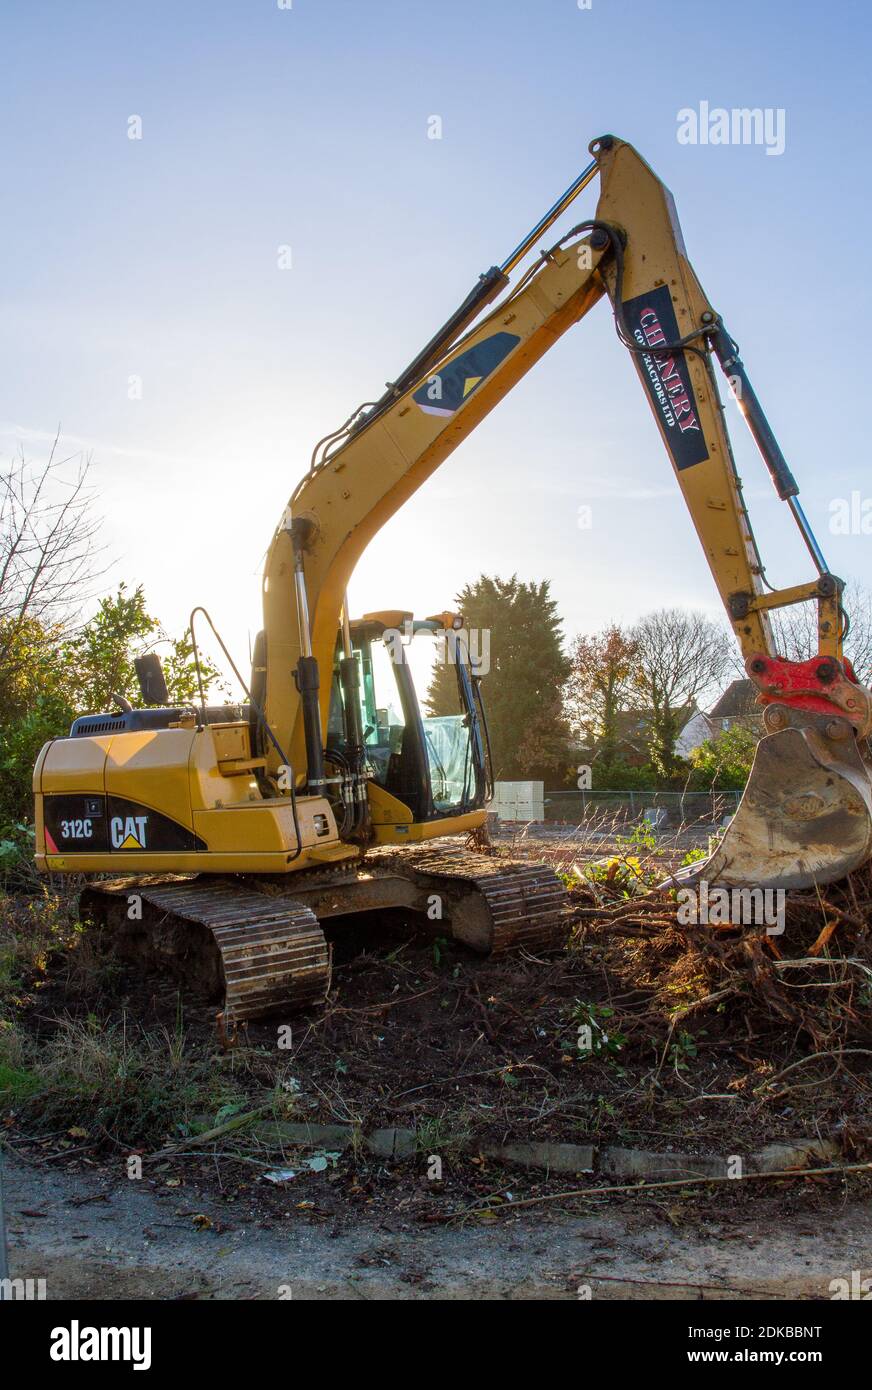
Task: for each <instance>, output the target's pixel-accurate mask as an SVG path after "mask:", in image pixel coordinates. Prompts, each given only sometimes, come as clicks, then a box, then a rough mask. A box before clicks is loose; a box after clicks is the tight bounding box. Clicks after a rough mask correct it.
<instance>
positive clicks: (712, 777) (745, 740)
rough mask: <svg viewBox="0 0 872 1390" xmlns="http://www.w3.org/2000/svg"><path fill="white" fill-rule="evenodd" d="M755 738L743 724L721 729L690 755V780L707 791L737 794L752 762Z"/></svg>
mask: <svg viewBox="0 0 872 1390" xmlns="http://www.w3.org/2000/svg"><path fill="white" fill-rule="evenodd" d="M756 749H757V735H756V734H755V733H754V732H753V730H752V729H750V728H748V727H747V725H744V724H733V725H731V727H730V728H729V729H722V730H721V732H720V733H719V734H715V737H714V738H707V739H706V740H705V742H704V743H701V744H700V745H699V747H698V748H694V750H693V752H692V753H691V755H690V763H691V767H692V768H693V771H694V777H693V780H694V782H696V783H697V784H702V785H704V786H706V787H715V788H721V789H730V788H732V789H733V790H736V791H739V790H741V788H742V787H744V785H745V783H746V782H747V780H748V776H749V774H750V771H751V764H752V763H753V761H754V753H755V752H756Z"/></svg>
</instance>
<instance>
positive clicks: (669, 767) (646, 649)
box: [629, 608, 730, 776]
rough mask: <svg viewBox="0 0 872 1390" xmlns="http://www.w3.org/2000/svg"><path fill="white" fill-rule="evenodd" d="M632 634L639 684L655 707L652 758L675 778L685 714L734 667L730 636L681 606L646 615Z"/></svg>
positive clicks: (707, 620)
mask: <svg viewBox="0 0 872 1390" xmlns="http://www.w3.org/2000/svg"><path fill="white" fill-rule="evenodd" d="M629 635H630V638H631V640H632V641H633V642H634V643H635V645H636V676H635V680H636V688H637V690H638V691H639V694H640V695H641V696H642V698H643V699H644V700H645V703H646V704H647V706H648V708H649V709H650V710H651V716H652V718H651V737H650V751H651V757H652V760H653V762H654V763H655V765H656V766H657V768H658V769H659V771H660V772H661V773H663V774H664V775H665V776H671V775H672V774H673V773H674V772H675V771H676V767H677V759H676V755H675V742H676V739H677V738H678V735H679V733H680V732H681V726H682V721H683V716H684V714H685V713H686V711H687V710H688V709H689V708H691V707H692V706H693V705H694V704H695V703H696V702H697V701H699V700H700V698H701V697H702V696H703V695H704V694H705V693H706V692H710V691H712V690H713V689H714V688H715V687H716V686H718V685H719V684H720V683H721V681H722V680H723V678H724V675H725V674H726V672H727V671H728V670H729V668H730V637H729V634H728V633H727V631H726V630H725V628H723V627H722V626H721V625H720V624H719V623H714V622H712V621H711V620H710V619H708V618H706V617H705V616H704V615H703V614H702V613H693V612H688V611H686V610H684V609H680V608H663V609H660V610H659V611H658V612H656V613H649V614H647V615H646V616H645V617H644V618H641V619H640V621H639V622H638V623H636V624H635V626H634V627H633V628H632V629H631V630H630V634H629Z"/></svg>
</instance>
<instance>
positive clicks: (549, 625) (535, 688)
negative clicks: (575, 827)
mask: <svg viewBox="0 0 872 1390" xmlns="http://www.w3.org/2000/svg"><path fill="white" fill-rule="evenodd" d="M456 601H457V605H458V608H459V610H460V612H461V613H463V615H464V618H465V620H466V626H467V627H468V628H470V629H475V630H476V631H477V633H478V634H479V635H478V641H477V647H478V650H479V652H481V653H484V652H487V653H488V659H489V670H488V673H487V675H486V676H485V677H484V679H483V683H482V689H483V696H484V703H485V709H486V711H487V720H488V728H489V730H490V742H491V755H492V759H493V773H494V777H495V778H498V779H500V780H503V781H512V780H518V779H525V780H526V779H528V778H529V779H533V778H535V779H537V780H545V778H547V777H553V775H554V774H555V772H558V771H561V772H562V770H563V768H564V767H565V765H566V762H567V759H568V738H569V730H568V728H567V724H566V720H565V718H564V715H563V709H562V689H563V685H564V682H565V680H566V677H567V675H568V673H569V663H568V661H567V659H566V657H565V656H564V654H563V651H562V647H561V631H560V619H559V617H558V615H557V605H556V603H555V602H554V600H553V599H552V598H551V593H550V585H549V582H548V580H543V581H542V582H541V583H538V584H537V583H535V582H531V583H524V582H523V581H521V580H519V579H518V577H517V575H512V577H511V579H506V580H503V579H500V578H499V577H497V576H494V577H491V576H490V575H485V574H483V575H481V576H480V578H479V579H477V580H476V581H475V583H474V584H467V586H466V587H465V589H464V590H463V591H462V593H460V594H458V595H457V600H456ZM426 703H427V707H428V709H429V711H430V713H431V714H448V713H451V712H453V711H456V709H457V690H456V679H455V672H454V670H453V668H452V667H451V666H450V665H449V664H444V665H439V666H437V667H436V668H435V670H434V673H433V678H432V680H431V682H430V687H429V689H428V691H427V698H426Z"/></svg>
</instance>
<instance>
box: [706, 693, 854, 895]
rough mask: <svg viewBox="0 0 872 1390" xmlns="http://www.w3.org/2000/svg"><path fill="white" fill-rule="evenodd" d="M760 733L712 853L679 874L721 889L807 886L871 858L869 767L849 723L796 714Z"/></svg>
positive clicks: (838, 875)
mask: <svg viewBox="0 0 872 1390" xmlns="http://www.w3.org/2000/svg"><path fill="white" fill-rule="evenodd" d="M790 717H791V719H792V723H791V726H790V727H788V728H782V729H779V730H777V731H776V732H774V733H769V734H765V735H764V737H763V738H762V739H761V740H760V742H759V744H758V745H757V751H756V754H755V757H754V765H753V767H752V769H751V776H750V777H749V779H748V783H747V786H746V787H745V791H744V794H743V796H742V799H741V801H740V803H739V807H738V809H737V811H736V814H735V816H734V817H733V819H732V820H731V822H730V824H729V826H728V827H727V830H726V831H725V833H724V836H723V838H722V840H721V841H720V843H719V844H718V846H717V848H716V849H715V851H714V853H713V854H712V855H711V857H710V858H709V859H708V860H706V861H705V862H700V863H698V864H694V865H693V866H692V869H691V871H690V872H688V873H686V874H685V873H682V874H681V875H680V876H679V877H680V879H681V881H682V882H683V883H688V882H690V883H698V882H700V881H701V880H703V879H705V880H706V881H707V882H709V883H715V882H716V883H718V884H722V885H723V886H724V887H727V888H733V887H735V888H748V887H751V888H753V887H760V888H784V889H796V888H810V887H812V886H813V885H814V884H822V883H831V882H833V881H834V880H836V879H840V878H843V877H844V876H845V874H848V873H850V872H851V871H852V870H853V869H856V868H858V867H859V865H860V864H862V863H864V861H865V860H867V859H868V858H869V857H870V856H872V764H870V763H869V762H868V761H867V759H866V757H865V756H864V754H863V752H861V748H860V745H859V744H858V742H857V739H856V738H855V737H854V731H853V729H852V728H851V725H850V724H849V723H848V721H847V720H844V719H835V720H834V719H830V718H828V717H827V716H820V715H813V714H807V713H803V714H800V713H798V712H797V713H796V714H793V715H792V716H790Z"/></svg>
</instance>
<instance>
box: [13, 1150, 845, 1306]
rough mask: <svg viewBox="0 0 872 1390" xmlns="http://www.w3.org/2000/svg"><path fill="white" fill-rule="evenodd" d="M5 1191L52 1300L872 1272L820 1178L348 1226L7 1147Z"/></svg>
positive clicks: (753, 1289)
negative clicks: (425, 1221)
mask: <svg viewBox="0 0 872 1390" xmlns="http://www.w3.org/2000/svg"><path fill="white" fill-rule="evenodd" d="M403 1181H405V1182H408V1181H410V1179H408V1178H406V1179H403ZM411 1181H414V1179H411ZM5 1188H6V1194H7V1197H6V1200H7V1207H8V1209H9V1224H10V1245H11V1249H10V1260H11V1265H12V1273H13V1274H14V1275H15V1276H17V1277H19V1278H28V1277H29V1278H33V1279H38V1278H43V1279H45V1280H46V1296H47V1298H49V1299H62V1298H97V1299H119V1298H134V1299H275V1298H287V1297H289V1296H290V1297H292V1298H304V1299H390V1300H396V1299H440V1300H441V1299H458V1300H468V1299H522V1300H526V1299H537V1300H538V1299H579V1298H588V1297H590V1298H595V1299H630V1300H635V1299H645V1300H649V1299H694V1300H696V1299H722V1298H728V1299H754V1300H756V1299H768V1300H773V1301H778V1300H789V1299H796V1298H799V1299H810V1300H825V1299H829V1298H830V1297H831V1291H830V1282H831V1280H833V1279H838V1278H848V1279H850V1276H851V1271H853V1270H858V1271H860V1272H861V1274H862V1276H863V1277H866V1276H868V1275H869V1273H870V1272H872V1204H870V1202H869V1201H868V1200H865V1201H850V1200H846V1197H845V1193H844V1191H838V1190H836V1189H833V1191H832V1192H831V1193H829V1194H828V1195H827V1196H822V1190H821V1189H819V1188H816V1187H814V1186H812V1185H811V1184H809V1185H808V1186H802V1185H800V1186H799V1187H797V1188H795V1189H794V1190H793V1192H792V1193H791V1194H790V1195H789V1196H787V1197H786V1198H785V1197H780V1198H778V1199H772V1198H764V1199H762V1200H760V1201H758V1202H755V1203H753V1204H752V1205H751V1206H749V1207H747V1208H746V1209H744V1210H743V1209H741V1204H740V1206H739V1207H738V1208H736V1207H734V1206H733V1204H732V1203H727V1204H726V1206H721V1205H720V1204H719V1205H718V1207H717V1208H716V1209H715V1208H713V1206H712V1204H711V1203H705V1204H703V1205H700V1206H699V1207H698V1208H697V1209H687V1208H685V1207H682V1205H681V1204H680V1203H676V1202H675V1201H674V1199H671V1200H668V1201H667V1200H662V1201H657V1202H655V1201H653V1200H652V1198H651V1197H646V1198H641V1197H640V1198H627V1199H623V1200H622V1201H621V1202H620V1203H616V1202H615V1201H614V1200H612V1201H599V1202H597V1201H596V1200H595V1199H591V1201H590V1204H589V1206H588V1207H587V1209H586V1210H584V1211H583V1212H582V1213H581V1214H578V1215H569V1214H567V1213H566V1212H562V1211H558V1212H549V1211H545V1212H539V1213H538V1214H537V1215H535V1216H533V1215H531V1214H530V1213H529V1212H528V1213H526V1214H523V1213H520V1212H519V1213H518V1214H517V1215H516V1216H509V1217H506V1218H504V1219H503V1220H502V1221H500V1222H499V1223H494V1224H488V1225H486V1226H481V1225H476V1224H470V1225H466V1226H460V1227H455V1226H452V1227H448V1228H445V1227H441V1226H422V1225H420V1224H416V1223H414V1222H409V1221H402V1220H400V1221H396V1220H394V1219H387V1220H382V1219H380V1218H379V1217H378V1215H373V1214H370V1216H369V1217H368V1219H365V1220H362V1221H356V1222H353V1223H351V1224H343V1223H342V1222H337V1221H336V1220H335V1219H334V1218H332V1217H331V1216H329V1215H326V1214H323V1213H321V1212H320V1211H319V1210H317V1208H315V1209H311V1210H303V1211H301V1210H299V1207H298V1194H296V1193H295V1194H294V1201H292V1200H291V1199H290V1198H289V1197H287V1196H286V1197H285V1198H284V1207H285V1210H284V1212H283V1213H282V1212H277V1213H276V1214H274V1215H273V1216H271V1217H270V1218H269V1219H267V1218H265V1217H263V1216H257V1215H255V1214H254V1213H252V1212H251V1211H250V1210H249V1209H247V1207H246V1205H245V1203H244V1202H241V1201H239V1200H237V1201H233V1200H229V1201H227V1200H225V1201H222V1200H221V1199H219V1198H218V1197H217V1196H216V1194H215V1192H214V1190H208V1191H204V1190H202V1189H201V1188H200V1187H199V1185H198V1184H194V1183H192V1184H190V1185H187V1184H186V1185H185V1186H184V1187H182V1188H166V1187H164V1186H161V1185H159V1184H158V1182H157V1180H148V1179H146V1180H145V1181H143V1182H128V1181H125V1180H124V1179H122V1178H116V1179H112V1178H110V1177H109V1176H108V1175H107V1174H106V1173H94V1172H79V1173H72V1174H71V1173H65V1172H58V1171H55V1170H54V1169H53V1168H48V1169H46V1168H39V1169H36V1168H33V1167H31V1166H29V1165H28V1164H25V1163H22V1162H20V1161H17V1160H12V1161H10V1160H9V1159H7V1161H6V1169H5ZM313 1196H315V1197H316V1200H317V1194H316V1192H315V1190H314V1188H313Z"/></svg>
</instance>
